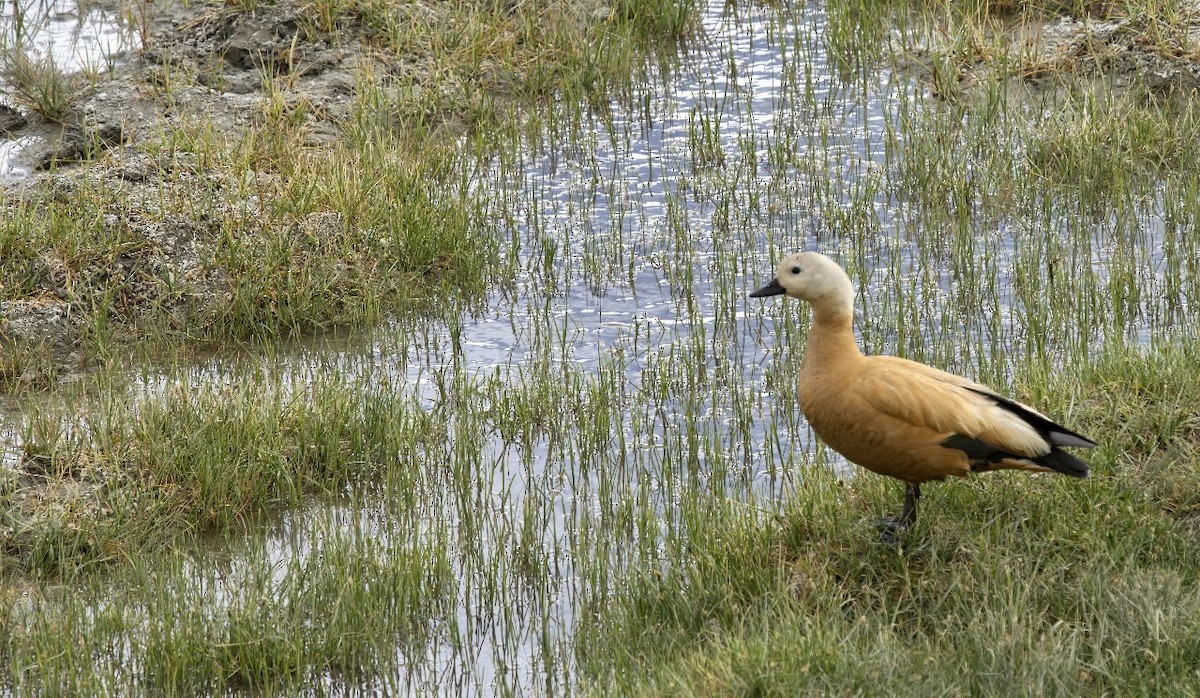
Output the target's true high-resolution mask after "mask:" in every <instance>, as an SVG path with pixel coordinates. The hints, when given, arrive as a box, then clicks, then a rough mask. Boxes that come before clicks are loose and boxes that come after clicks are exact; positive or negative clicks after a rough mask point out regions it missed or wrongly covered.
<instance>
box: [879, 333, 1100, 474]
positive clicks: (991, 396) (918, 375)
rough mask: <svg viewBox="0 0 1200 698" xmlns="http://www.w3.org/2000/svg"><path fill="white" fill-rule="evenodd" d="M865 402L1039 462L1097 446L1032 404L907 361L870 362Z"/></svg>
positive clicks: (950, 434)
mask: <svg viewBox="0 0 1200 698" xmlns="http://www.w3.org/2000/svg"><path fill="white" fill-rule="evenodd" d="M867 366H868V368H867V369H866V371H865V372H864V373H863V375H862V376H861V383H860V385H859V394H860V395H859V396H860V398H861V399H862V400H863V401H864V402H866V403H867V404H869V405H870V406H871V407H872V408H873V409H875V410H877V411H879V412H881V413H883V414H886V415H888V416H890V417H893V418H896V419H900V420H903V421H906V422H908V423H910V424H912V425H914V426H920V427H926V428H929V429H932V430H933V431H936V432H938V433H939V434H942V435H945V438H947V439H954V438H955V437H959V438H957V439H956V440H955V442H956V443H965V442H964V440H963V438H962V437H965V438H966V439H970V440H977V441H980V442H983V444H986V445H987V446H990V447H992V448H994V449H996V450H998V451H999V452H1003V453H1008V454H1012V455H1014V456H1022V457H1025V458H1030V459H1037V458H1039V457H1041V456H1045V455H1047V454H1049V453H1050V452H1051V450H1052V449H1053V448H1054V447H1056V446H1082V447H1091V446H1095V443H1093V442H1092V441H1091V440H1090V439H1087V438H1085V437H1083V436H1081V435H1080V434H1077V433H1076V432H1074V431H1071V430H1070V429H1067V428H1065V427H1062V426H1060V425H1058V424H1056V423H1054V422H1053V421H1052V420H1051V419H1050V418H1049V417H1047V416H1046V415H1044V414H1042V413H1041V412H1038V411H1037V410H1035V409H1033V408H1032V407H1029V406H1027V405H1024V404H1021V403H1019V402H1017V401H1015V400H1011V399H1009V398H1006V397H1003V396H1001V395H998V394H997V393H996V392H995V391H993V390H991V389H990V388H988V387H986V386H983V385H980V384H979V383H975V382H974V381H969V380H967V379H966V378H962V377H960V376H956V375H953V374H951V373H946V372H945V371H939V370H937V369H935V368H931V367H929V366H925V365H924V364H919V363H916V362H913V361H908V360H906V359H900V358H896V357H890V356H875V357H870V359H869V360H868V361H867Z"/></svg>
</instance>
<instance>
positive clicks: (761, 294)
mask: <svg viewBox="0 0 1200 698" xmlns="http://www.w3.org/2000/svg"><path fill="white" fill-rule="evenodd" d="M781 293H783V287H782V286H780V285H779V279H778V278H774V279H771V281H770V282H769V283H768V284H767V285H766V286H763V287H762V288H760V289H758V290H757V291H755V292H754V293H751V294H750V297H751V298H766V297H768V296H778V295H779V294H781Z"/></svg>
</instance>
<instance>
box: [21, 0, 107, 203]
mask: <svg viewBox="0 0 1200 698" xmlns="http://www.w3.org/2000/svg"><path fill="white" fill-rule="evenodd" d="M2 13H3V14H2V16H0V26H2V27H3V30H2V31H0V48H4V47H13V46H21V47H22V48H23V50H24V51H25V53H26V55H28V56H29V57H30V58H31V59H33V60H35V61H40V60H50V61H52V62H53V63H54V65H55V66H57V67H58V69H60V70H61V71H63V72H64V73H68V74H70V73H79V72H81V71H89V72H100V71H103V70H105V69H108V68H110V67H111V66H112V65H113V61H115V60H116V57H117V56H118V55H119V54H120V53H121V52H122V51H124V50H125V49H126V48H128V47H129V45H130V41H131V36H130V33H129V30H128V29H127V28H126V27H125V26H124V23H123V22H122V21H121V19H120V17H118V16H117V15H115V14H112V13H110V12H106V11H104V10H102V9H100V8H96V7H91V8H88V7H86V6H80V5H79V4H78V3H77V2H75V1H74V0H31V1H29V2H6V3H4V4H3V10H2ZM10 89H11V86H9V85H6V84H5V83H4V80H3V76H0V102H4V101H7V102H8V103H9V104H10V105H11V104H12V103H11V100H12V98H11V97H10V96H5V93H6V92H7V91H9V90H10ZM2 136H3V134H0V138H2ZM31 138H32V137H26V138H18V139H13V140H0V184H4V183H11V182H18V181H20V180H23V179H25V178H27V177H29V175H30V168H31V163H30V162H29V159H28V158H26V157H24V156H23V154H22V151H23V150H25V149H27V148H29V147H30V146H31V145H32V143H31Z"/></svg>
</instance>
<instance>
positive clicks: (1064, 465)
mask: <svg viewBox="0 0 1200 698" xmlns="http://www.w3.org/2000/svg"><path fill="white" fill-rule="evenodd" d="M1033 462H1034V463H1037V464H1038V465H1041V466H1045V467H1047V468H1050V469H1051V470H1056V471H1058V472H1060V473H1062V474H1063V475H1070V476H1071V477H1087V476H1088V470H1089V469H1090V467H1091V466H1089V465H1088V464H1087V463H1086V462H1085V461H1082V460H1080V459H1078V458H1076V457H1075V456H1073V455H1071V454H1070V453H1067V452H1066V451H1063V450H1060V449H1057V448H1052V449H1050V452H1049V453H1047V454H1046V455H1044V456H1038V457H1037V458H1034V459H1033Z"/></svg>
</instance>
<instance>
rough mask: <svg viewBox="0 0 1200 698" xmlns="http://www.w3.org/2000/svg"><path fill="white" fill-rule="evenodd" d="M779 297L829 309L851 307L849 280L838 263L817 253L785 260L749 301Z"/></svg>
mask: <svg viewBox="0 0 1200 698" xmlns="http://www.w3.org/2000/svg"><path fill="white" fill-rule="evenodd" d="M781 293H786V294H787V295H789V296H791V297H793V298H799V299H800V300H804V301H808V302H809V303H812V304H813V305H814V306H816V305H823V306H828V307H830V309H833V308H839V309H841V308H847V309H848V308H852V307H853V304H854V285H853V284H851V283H850V277H849V276H847V275H846V272H845V271H843V270H842V268H841V267H839V266H838V265H837V262H834V261H833V260H832V259H830V258H828V257H826V256H825V255H823V254H820V253H818V252H795V253H793V254H790V255H788V256H787V257H784V258H783V261H782V262H780V263H779V270H778V272H777V273H776V275H775V278H774V279H771V280H770V281H769V282H768V283H767V285H766V286H763V287H762V288H760V289H758V290H757V291H755V292H754V293H751V294H750V297H751V298H766V297H767V296H777V295H779V294H781Z"/></svg>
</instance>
